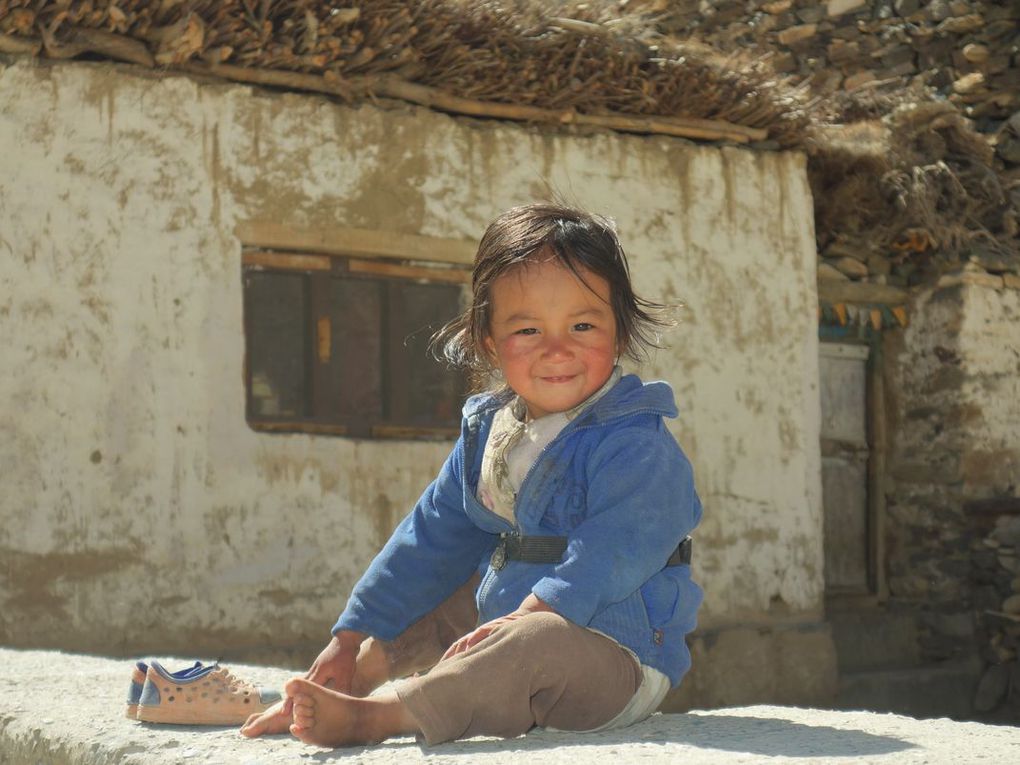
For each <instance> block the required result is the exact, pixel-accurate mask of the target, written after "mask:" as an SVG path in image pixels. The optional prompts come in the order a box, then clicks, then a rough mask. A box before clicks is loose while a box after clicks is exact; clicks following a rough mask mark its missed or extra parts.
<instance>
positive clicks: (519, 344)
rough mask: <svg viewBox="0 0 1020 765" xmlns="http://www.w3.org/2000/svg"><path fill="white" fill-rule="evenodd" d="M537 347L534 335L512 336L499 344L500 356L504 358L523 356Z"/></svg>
mask: <svg viewBox="0 0 1020 765" xmlns="http://www.w3.org/2000/svg"><path fill="white" fill-rule="evenodd" d="M535 345H536V337H535V336H534V335H511V336H510V337H508V338H506V339H505V340H502V341H500V343H499V355H500V356H502V357H503V358H514V357H518V356H523V355H524V354H526V353H528V352H529V351H530V350H531V349H532V348H534V347H535Z"/></svg>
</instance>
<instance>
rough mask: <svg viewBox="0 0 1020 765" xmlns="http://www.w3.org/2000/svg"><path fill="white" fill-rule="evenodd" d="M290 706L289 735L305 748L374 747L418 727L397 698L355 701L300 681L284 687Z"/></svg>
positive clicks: (374, 698)
mask: <svg viewBox="0 0 1020 765" xmlns="http://www.w3.org/2000/svg"><path fill="white" fill-rule="evenodd" d="M284 692H285V693H286V694H287V698H289V699H291V701H292V702H293V705H294V707H293V719H294V723H293V725H291V726H290V732H291V733H293V734H294V735H295V736H297V737H298V738H299V739H301V740H302V741H304V742H305V743H306V744H318V745H319V746H352V745H355V744H376V743H378V742H380V741H384V740H385V739H387V738H390V737H391V736H396V735H400V734H413V733H417V732H418V726H417V724H416V723H415V721H414V718H412V717H411V715H410V713H409V712H408V711H407V708H406V707H405V706H404V704H403V703H402V702H401V701H400V699H399V698H397V696H396V694H392V693H387V694H381V695H378V696H372V697H370V698H365V699H361V698H355V697H354V696H348V695H346V694H343V693H338V692H336V691H331V690H329V689H328V688H323V687H322V686H321V685H316V684H315V683H312V682H310V681H308V680H304V679H302V678H295V679H293V680H291V681H290V682H288V683H287V685H286V686H284Z"/></svg>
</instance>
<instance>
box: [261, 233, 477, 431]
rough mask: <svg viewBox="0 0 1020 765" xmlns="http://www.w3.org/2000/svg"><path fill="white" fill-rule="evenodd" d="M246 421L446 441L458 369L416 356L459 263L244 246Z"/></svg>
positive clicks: (273, 427) (450, 311)
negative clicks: (410, 261)
mask: <svg viewBox="0 0 1020 765" xmlns="http://www.w3.org/2000/svg"><path fill="white" fill-rule="evenodd" d="M243 279H244V317H245V344H246V356H245V382H246V394H247V418H248V422H249V424H250V425H251V426H252V427H253V428H254V429H256V430H266V431H282V432H311V433H331V434H337V435H349V436H355V437H363V438H365V437H367V438H385V437H391V438H450V437H455V436H456V434H457V431H458V426H459V422H460V407H461V401H462V399H463V397H464V395H465V393H466V390H467V385H466V379H465V376H464V375H463V374H461V373H459V372H457V371H453V370H450V369H448V368H446V367H445V366H444V365H442V364H440V363H439V362H437V361H436V360H435V359H433V358H432V357H431V356H430V355H429V354H428V352H427V347H428V343H429V340H430V338H431V336H432V334H433V333H434V332H435V331H436V330H437V329H439V327H441V326H442V325H443V324H445V323H446V322H447V321H449V320H450V319H451V318H453V317H454V316H456V315H457V314H458V313H460V311H461V310H462V307H463V299H464V292H465V290H464V285H465V284H466V283H467V282H469V281H470V272H469V271H468V270H467V269H465V268H459V267H451V266H449V265H411V264H410V263H408V262H406V261H396V260H382V259H380V260H369V259H359V258H353V257H332V256H328V255H298V254H289V253H281V252H273V251H266V250H256V249H251V250H246V251H245V252H244V256H243Z"/></svg>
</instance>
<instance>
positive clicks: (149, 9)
mask: <svg viewBox="0 0 1020 765" xmlns="http://www.w3.org/2000/svg"><path fill="white" fill-rule="evenodd" d="M617 9H618V6H617V4H615V3H608V2H602V3H599V2H588V3H580V2H569V3H561V4H559V5H551V4H550V3H547V2H546V3H540V2H537V1H536V0H532V1H528V0H506V1H505V2H494V1H492V0H361V1H360V2H358V1H351V2H347V3H344V4H342V5H341V4H334V3H330V2H321V1H320V0H0V52H2V51H7V52H24V51H25V50H26V49H31V47H32V46H34V47H35V49H37V50H38V52H40V53H42V54H43V55H46V56H49V57H55V58H69V57H73V56H77V55H80V54H82V53H98V54H100V55H103V56H107V57H111V58H115V59H120V60H126V61H130V62H133V63H137V64H142V65H148V66H163V67H185V68H187V67H188V66H190V67H191V68H192V71H197V68H196V65H198V64H201V65H204V66H207V67H214V69H212V70H211V71H212V73H214V74H220V75H225V76H230V77H234V78H236V79H248V80H250V81H256V82H263V83H265V84H278V85H284V86H289V87H296V88H306V89H311V90H320V91H324V92H329V93H334V94H336V95H339V96H341V97H343V98H346V99H356V98H360V97H366V96H367V97H371V96H374V95H382V96H386V95H395V96H397V97H405V98H409V99H410V100H418V101H419V102H421V100H422V99H424V100H425V101H430V104H429V105H433V106H438V107H440V108H443V107H444V105H445V106H447V107H448V108H451V110H454V111H458V110H460V109H459V108H458V107H459V106H462V105H464V104H463V103H462V102H476V104H477V103H481V104H499V105H504V107H506V108H504V109H502V110H496V111H495V112H494V113H493V116H501V117H511V118H512V117H514V116H515V113H514V111H513V109H512V108H510V107H520V109H521V111H520V117H521V118H523V119H554V120H557V121H560V122H570V121H576V122H582V123H583V122H585V121H586V119H585V118H586V117H587V118H593V117H595V116H598V115H603V116H605V115H628V116H631V117H637V118H641V117H656V118H667V119H676V118H690V119H693V120H695V121H696V120H714V121H720V122H725V123H730V124H731V125H735V126H738V127H742V128H745V130H736V131H731V132H732V134H731V135H727V134H726V130H725V129H722V135H720V136H717V137H722V138H732V139H734V140H744V141H746V140H749V139H750V138H764V137H765V136H766V133H767V134H768V137H769V138H771V139H773V140H776V141H778V142H779V143H780V144H782V145H784V146H787V145H792V144H794V143H796V142H797V141H798V140H799V139H800V137H801V135H802V133H803V130H804V127H805V126H806V124H807V119H806V116H805V115H804V113H803V111H802V110H801V108H800V106H799V104H798V101H797V99H796V98H794V97H791V96H784V95H783V94H782V89H781V88H778V87H776V86H775V83H774V82H771V81H770V80H769V74H768V72H767V71H766V70H764V69H762V68H760V67H754V66H745V67H743V68H742V69H740V70H739V71H738V70H736V69H735V68H734V67H733V66H732V62H729V63H727V62H724V61H720V60H719V58H718V57H717V56H715V55H714V54H712V53H711V51H708V50H706V49H703V48H696V47H693V46H687V47H685V46H683V45H678V44H672V43H671V44H668V45H667V44H666V43H660V45H656V44H655V41H654V40H643V39H642V38H641V36H640V35H638V34H635V33H634V32H633V30H634V29H637V28H640V26H639V25H637V24H636V23H634V20H633V19H631V20H628V19H626V18H618V17H617V16H616V10H617ZM215 67H219V68H215ZM415 86H417V87H418V88H421V87H425V88H430V89H432V90H431V95H430V94H429V93H424V94H423V93H422V91H420V90H415V89H414V87H415ZM484 111H485V110H484V109H481V108H478V107H477V105H476V107H475V113H479V114H483V113H484ZM469 113H472V112H470V110H469ZM575 115H577V118H575ZM587 121H592V122H593V124H604V125H607V126H611V127H612V126H615V127H622V128H623V129H626V127H625V126H626V124H627V123H625V122H620V121H618V122H617V123H616V124H613V123H610V122H605V121H603V122H599V121H598V120H592V119H588V120H587ZM658 124H666V123H663V122H662V121H661V120H660V122H659V123H658ZM692 124H695V125H697V124H698V123H697V122H694V123H692ZM642 125H644V126H645V127H646V128H652V129H649V132H658V131H657V130H655V129H654V128H655V124H654V123H652V122H648V121H645V122H642V121H641V120H640V119H638V120H636V121H634V122H633V124H632V127H633V129H637V130H640V129H641V128H642ZM662 132H668V130H664V131H662ZM692 135H697V133H696V132H695V133H693V134H692Z"/></svg>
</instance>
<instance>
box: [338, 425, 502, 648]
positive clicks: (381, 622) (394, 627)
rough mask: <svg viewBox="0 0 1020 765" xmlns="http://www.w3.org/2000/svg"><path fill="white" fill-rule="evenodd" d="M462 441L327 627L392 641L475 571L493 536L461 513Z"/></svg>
mask: <svg viewBox="0 0 1020 765" xmlns="http://www.w3.org/2000/svg"><path fill="white" fill-rule="evenodd" d="M462 463H463V439H461V440H458V441H457V445H456V446H455V447H454V450H453V452H452V453H451V454H450V456H449V457H448V458H447V460H446V462H445V464H444V465H443V467H442V469H441V470H440V472H439V475H438V477H437V478H436V480H435V481H433V482H432V483H431V484H430V485H429V486H428V488H427V489H426V490H425V492H424V493H423V494H422V496H421V498H420V499H419V500H418V502H417V504H416V505H415V507H414V509H413V510H412V511H411V512H410V513H409V514H408V515H407V517H406V518H404V520H403V521H401V523H400V524H399V525H398V526H397V528H396V529H395V530H394V532H393V534H392V535H391V536H390V538H389V541H387V543H386V545H385V546H384V547H383V549H382V551H380V553H379V554H378V555H377V556H376V557H375V559H374V560H373V561H372V563H371V565H369V567H368V570H367V571H366V572H365V574H364V575H363V576H362V577H361V579H360V580H359V581H358V583H357V584H356V585H355V587H354V590H353V592H352V593H351V596H350V598H348V601H347V606H346V608H345V609H344V612H343V613H342V614H341V615H340V618H339V619H338V620H337V622H336V624H335V625H334V627H333V634H334V635H336V634H338V633H340V632H342V631H354V632H361V633H366V634H368V635H372V636H373V637H376V638H379V639H381V640H393V639H394V638H396V637H397V636H398V635H400V634H401V633H402V632H404V630H406V629H407V628H408V627H409V626H410V625H411V624H413V623H414V622H415V621H417V620H418V619H420V618H421V617H422V616H424V615H425V614H427V613H429V612H430V611H432V610H433V609H435V608H436V607H437V606H438V605H439V604H440V603H441V602H442V601H443V600H445V599H446V598H447V597H449V596H450V595H451V594H452V593H453V592H454V590H456V589H457V588H458V587H460V586H461V585H462V584H464V582H466V581H467V579H468V578H469V577H470V576H471V575H472V574H473V573H474V572H475V571H476V570H477V568H478V564H479V562H480V561H481V560H482V558H483V557H484V556H485V555H486V554H488V553H489V552H491V550H492V547H493V545H494V544H495V540H496V535H495V534H492V533H489V532H487V531H483V530H482V529H480V528H478V526H476V525H475V524H474V523H473V522H472V521H471V519H469V518H468V516H467V514H466V513H465V511H464V489H463V481H462V473H463V464H462Z"/></svg>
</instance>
